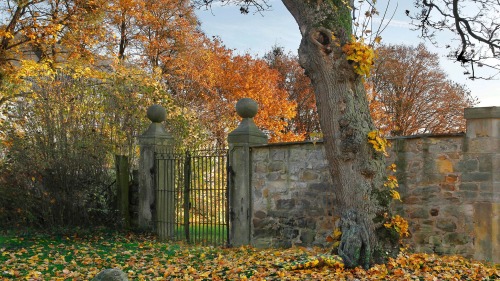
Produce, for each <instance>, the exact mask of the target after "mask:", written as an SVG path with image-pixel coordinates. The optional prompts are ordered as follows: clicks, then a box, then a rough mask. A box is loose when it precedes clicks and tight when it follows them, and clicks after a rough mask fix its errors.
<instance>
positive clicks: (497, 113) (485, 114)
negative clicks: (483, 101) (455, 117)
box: [464, 106, 500, 119]
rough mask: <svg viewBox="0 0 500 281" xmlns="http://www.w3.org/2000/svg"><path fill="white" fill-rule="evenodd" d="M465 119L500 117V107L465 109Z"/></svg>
mask: <svg viewBox="0 0 500 281" xmlns="http://www.w3.org/2000/svg"><path fill="white" fill-rule="evenodd" d="M464 117H465V119H496V118H500V107H499V106H491V107H472V108H465V109H464Z"/></svg>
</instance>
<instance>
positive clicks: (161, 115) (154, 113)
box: [146, 104, 167, 123]
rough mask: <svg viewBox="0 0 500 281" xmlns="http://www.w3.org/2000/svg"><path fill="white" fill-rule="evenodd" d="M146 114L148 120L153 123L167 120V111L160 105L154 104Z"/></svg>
mask: <svg viewBox="0 0 500 281" xmlns="http://www.w3.org/2000/svg"><path fill="white" fill-rule="evenodd" d="M146 114H147V116H148V119H149V120H151V122H153V123H161V122H163V121H165V120H167V110H166V109H165V108H164V107H163V106H161V105H159V104H153V105H152V106H150V107H148V111H147V112H146Z"/></svg>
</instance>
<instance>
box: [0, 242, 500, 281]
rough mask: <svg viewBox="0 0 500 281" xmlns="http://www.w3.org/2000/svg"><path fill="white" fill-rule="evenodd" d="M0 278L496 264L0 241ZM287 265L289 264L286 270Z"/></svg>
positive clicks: (285, 276) (437, 273)
mask: <svg viewBox="0 0 500 281" xmlns="http://www.w3.org/2000/svg"><path fill="white" fill-rule="evenodd" d="M0 242H1V243H0V280H89V279H92V278H93V277H94V276H95V275H96V274H97V273H98V272H100V271H101V270H103V269H105V268H120V269H122V270H123V271H124V272H126V273H127V274H128V277H129V279H130V280H498V279H500V273H499V271H500V270H499V265H496V266H495V265H486V264H482V263H479V262H474V261H470V260H467V259H465V258H462V257H459V256H436V255H430V254H402V255H400V256H399V257H398V258H396V259H393V260H390V261H389V262H388V263H387V264H384V265H375V266H374V267H372V268H371V269H369V270H363V269H361V268H355V269H351V270H347V269H344V268H343V267H342V266H341V264H339V263H326V262H322V263H321V264H324V265H323V266H321V267H313V268H304V267H302V268H300V269H295V270H294V269H293V268H299V267H295V266H293V265H294V264H296V263H297V262H300V261H302V260H310V261H312V263H313V264H314V257H322V254H324V250H322V249H317V248H312V249H310V248H299V247H294V248H291V249H266V250H261V249H254V248H251V247H238V248H221V247H202V246H193V245H187V244H182V243H163V242H158V241H156V240H155V238H154V237H151V236H141V235H133V234H127V235H93V236H88V237H84V238H79V237H77V236H71V237H50V236H47V235H45V236H43V235H39V236H37V237H31V238H29V237H19V236H11V237H6V236H0ZM290 265H292V266H290Z"/></svg>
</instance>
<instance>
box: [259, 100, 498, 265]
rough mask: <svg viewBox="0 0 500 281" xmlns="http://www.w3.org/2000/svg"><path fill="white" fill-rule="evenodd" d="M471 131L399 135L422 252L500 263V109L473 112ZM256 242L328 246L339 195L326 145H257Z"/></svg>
mask: <svg viewBox="0 0 500 281" xmlns="http://www.w3.org/2000/svg"><path fill="white" fill-rule="evenodd" d="M465 116H466V118H467V134H455V135H441V136H430V135H429V136H418V137H403V138H394V139H392V140H391V142H392V144H393V146H392V151H391V152H390V154H391V158H390V159H388V163H391V162H395V163H396V164H397V166H398V172H397V178H398V180H399V182H400V187H399V191H400V193H401V196H402V198H403V201H402V203H395V206H394V207H395V209H396V210H397V211H398V212H399V213H400V214H402V215H403V216H404V217H406V218H407V219H408V220H409V222H410V231H411V237H410V239H408V242H409V243H410V245H411V246H412V247H413V248H414V249H415V250H416V251H423V252H435V253H440V254H461V255H464V256H467V257H473V258H476V259H480V260H487V261H494V262H500V247H499V245H500V231H499V224H500V108H497V107H492V108H473V109H467V110H466V113H465ZM250 154H251V155H250V158H251V165H250V167H251V187H252V188H251V192H252V217H251V224H252V225H251V231H252V237H251V242H252V244H253V245H255V246H259V247H265V246H290V245H293V244H295V245H303V246H308V245H325V244H326V241H325V237H326V236H327V235H328V234H329V233H330V232H331V231H332V227H333V218H332V214H331V210H332V208H333V207H334V206H332V203H331V202H332V200H333V198H334V196H335V194H334V192H333V186H332V184H331V180H330V176H329V173H328V167H327V165H328V163H327V160H326V159H325V155H324V148H323V145H322V144H321V143H316V144H313V143H307V142H306V143H288V144H271V145H265V146H257V147H252V148H251V153H250Z"/></svg>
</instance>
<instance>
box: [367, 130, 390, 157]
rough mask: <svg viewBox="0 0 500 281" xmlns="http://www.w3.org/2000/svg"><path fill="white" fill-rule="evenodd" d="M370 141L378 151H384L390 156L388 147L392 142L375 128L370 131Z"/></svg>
mask: <svg viewBox="0 0 500 281" xmlns="http://www.w3.org/2000/svg"><path fill="white" fill-rule="evenodd" d="M368 143H370V144H372V145H373V149H375V150H376V151H378V152H382V153H383V154H384V155H385V156H388V153H387V147H390V146H391V144H390V143H389V142H388V141H387V140H386V139H385V138H383V137H381V136H380V132H379V131H377V130H375V131H371V132H369V133H368Z"/></svg>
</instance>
